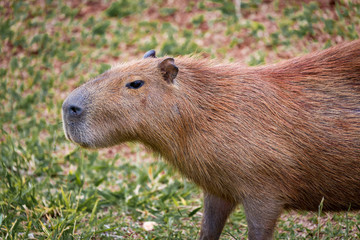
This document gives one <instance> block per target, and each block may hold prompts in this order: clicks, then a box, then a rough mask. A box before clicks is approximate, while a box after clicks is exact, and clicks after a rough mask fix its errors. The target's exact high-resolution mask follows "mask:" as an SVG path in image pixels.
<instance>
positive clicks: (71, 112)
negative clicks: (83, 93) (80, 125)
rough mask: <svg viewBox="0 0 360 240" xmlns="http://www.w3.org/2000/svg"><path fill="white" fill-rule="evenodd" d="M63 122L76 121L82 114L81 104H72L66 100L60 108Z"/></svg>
mask: <svg viewBox="0 0 360 240" xmlns="http://www.w3.org/2000/svg"><path fill="white" fill-rule="evenodd" d="M62 110H63V114H64V120H66V119H68V120H76V119H79V118H80V117H81V116H82V115H83V114H84V107H83V106H82V104H79V103H74V102H71V101H68V100H66V101H65V102H64V104H63V106H62Z"/></svg>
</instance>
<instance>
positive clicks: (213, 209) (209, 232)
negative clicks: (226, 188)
mask: <svg viewBox="0 0 360 240" xmlns="http://www.w3.org/2000/svg"><path fill="white" fill-rule="evenodd" d="M235 206H236V204H234V203H231V202H228V201H226V200H224V199H222V198H219V197H217V196H214V195H212V194H210V193H204V216H203V219H202V223H201V232H200V240H216V239H219V237H220V234H221V232H222V230H223V228H224V225H225V222H226V219H227V218H228V216H229V215H230V213H231V212H232V210H233V209H234V207H235Z"/></svg>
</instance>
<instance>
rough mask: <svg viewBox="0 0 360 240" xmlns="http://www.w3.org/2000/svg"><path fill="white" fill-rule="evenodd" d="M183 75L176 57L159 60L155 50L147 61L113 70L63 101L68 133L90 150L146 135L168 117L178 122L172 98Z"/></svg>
mask: <svg viewBox="0 0 360 240" xmlns="http://www.w3.org/2000/svg"><path fill="white" fill-rule="evenodd" d="M177 73H178V68H177V67H176V65H175V63H174V59H173V58H156V57H155V51H153V50H151V51H149V52H147V53H146V54H145V55H144V58H143V59H141V60H137V61H132V62H129V63H126V64H120V65H118V66H115V67H113V68H111V69H110V70H108V71H107V72H105V73H103V74H101V75H100V76H98V77H96V78H95V79H93V80H91V81H89V82H87V83H85V84H84V85H82V86H80V87H79V88H77V89H75V90H74V91H73V92H72V93H71V94H70V95H69V96H68V97H67V99H66V100H65V102H64V103H63V106H62V114H63V127H64V131H65V134H66V137H67V138H68V139H69V140H71V141H72V142H75V143H77V144H79V145H80V146H82V147H85V148H101V147H108V146H112V145H115V144H118V143H121V142H124V141H136V140H139V138H144V137H145V139H146V136H144V135H146V134H147V132H146V131H147V130H148V129H150V128H151V129H153V130H154V131H159V129H158V128H161V126H162V125H166V124H167V123H166V121H176V120H175V119H173V118H176V115H178V114H176V112H177V110H176V105H174V103H173V102H172V99H173V97H174V96H173V95H174V94H175V93H174V89H176V87H177V86H176V80H175V78H176V76H177ZM172 113H173V114H172ZM165 115H166V116H165ZM160 121H161V122H160Z"/></svg>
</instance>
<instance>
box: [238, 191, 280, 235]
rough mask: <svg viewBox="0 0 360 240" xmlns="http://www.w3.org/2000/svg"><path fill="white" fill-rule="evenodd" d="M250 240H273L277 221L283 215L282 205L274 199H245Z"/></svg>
mask: <svg viewBox="0 0 360 240" xmlns="http://www.w3.org/2000/svg"><path fill="white" fill-rule="evenodd" d="M243 205H244V210H245V214H246V220H247V222H248V238H249V240H270V239H272V238H273V232H274V228H275V226H276V220H277V219H278V217H279V216H280V214H281V211H282V208H283V207H282V204H281V202H278V201H276V200H274V199H271V198H268V196H267V197H266V198H265V197H263V198H253V197H245V198H244V199H243Z"/></svg>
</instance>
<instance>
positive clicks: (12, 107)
mask: <svg viewBox="0 0 360 240" xmlns="http://www.w3.org/2000/svg"><path fill="white" fill-rule="evenodd" d="M76 2H77V1H76ZM240 9H241V16H242V18H240V19H238V18H237V14H236V10H235V7H234V5H233V1H229V0H228V1H218V0H212V1H188V2H185V3H181V2H180V1H179V2H176V3H171V2H167V1H160V0H146V1H145V0H139V1H137V2H135V1H128V0H120V1H117V2H114V1H107V0H103V1H79V2H77V3H76V4H75V3H74V2H73V1H53V0H46V1H42V2H38V1H35V0H32V1H21V0H15V1H2V2H1V3H0V56H1V57H0V86H1V87H0V158H1V162H0V163H1V165H0V239H89V238H91V239H194V238H195V237H196V236H198V234H199V223H200V219H201V212H202V202H201V192H200V190H199V189H198V188H197V187H196V186H194V185H193V184H192V183H189V182H188V181H186V180H185V179H183V178H182V177H181V176H179V174H178V173H176V171H174V170H173V169H172V168H171V167H169V166H168V165H166V164H165V163H164V162H163V161H162V160H161V159H158V158H157V157H156V156H153V155H152V154H151V153H149V152H147V151H146V150H145V149H144V148H143V147H142V146H141V145H139V144H135V143H130V144H126V145H122V146H118V147H115V148H111V149H106V150H101V151H99V152H95V151H86V150H82V149H79V148H78V147H76V146H74V145H73V144H71V143H69V142H68V141H67V140H66V139H65V137H64V133H63V131H62V126H61V112H60V111H61V104H62V101H63V100H64V99H65V97H66V96H67V94H68V93H69V92H70V91H71V90H72V89H73V88H75V87H76V86H78V85H80V84H81V83H83V82H85V81H87V80H88V79H91V78H92V77H94V76H96V75H97V74H99V73H102V72H104V71H106V70H107V69H108V68H109V67H110V66H111V64H114V63H116V62H117V61H127V60H130V59H133V58H135V57H141V56H142V55H143V54H144V53H145V52H146V51H147V50H149V49H152V48H154V49H156V50H157V52H158V54H159V55H165V54H168V55H180V54H190V53H199V54H200V55H202V56H204V57H208V58H212V57H217V58H219V59H225V60H227V61H235V60H236V61H243V62H244V63H246V64H248V65H258V64H264V63H270V62H276V61H279V60H281V59H287V58H289V57H292V56H295V55H298V54H302V53H306V52H310V51H313V50H316V49H321V48H324V47H328V46H330V45H334V44H336V43H339V42H343V41H349V40H352V39H357V38H358V37H359V36H358V33H359V32H360V29H359V26H360V4H359V3H358V2H357V1H356V0H353V1H338V2H337V4H336V5H335V6H331V7H326V6H320V5H318V4H316V3H314V2H312V3H306V4H300V5H299V4H297V3H296V1H293V2H290V3H288V4H283V3H282V2H281V1H277V0H274V1H273V2H271V3H262V1H261V0H248V1H242V6H241V8H240ZM145 228H147V229H148V230H147V231H146V230H145ZM246 236H247V230H246V220H245V216H244V213H243V211H242V209H241V207H239V209H238V211H236V212H234V213H233V214H232V216H231V219H230V221H229V223H228V224H227V225H226V227H225V230H224V233H223V235H222V239H243V238H245V237H246ZM275 237H276V238H277V239H295V238H296V239H357V238H360V216H359V214H358V213H352V212H348V213H339V214H324V213H322V212H321V211H319V213H309V212H306V213H305V212H300V213H294V212H289V213H285V214H283V215H282V218H281V219H280V220H279V223H278V228H277V231H276V233H275Z"/></svg>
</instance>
